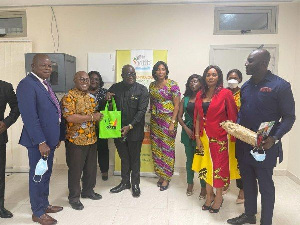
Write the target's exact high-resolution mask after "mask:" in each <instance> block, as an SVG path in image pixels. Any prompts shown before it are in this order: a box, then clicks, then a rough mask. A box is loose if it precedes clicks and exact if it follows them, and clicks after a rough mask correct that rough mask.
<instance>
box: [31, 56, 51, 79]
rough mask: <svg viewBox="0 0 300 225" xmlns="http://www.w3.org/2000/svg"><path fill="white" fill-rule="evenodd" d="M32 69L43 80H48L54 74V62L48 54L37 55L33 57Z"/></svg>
mask: <svg viewBox="0 0 300 225" xmlns="http://www.w3.org/2000/svg"><path fill="white" fill-rule="evenodd" d="M31 69H32V72H33V73H34V74H36V75H37V76H38V77H40V78H41V79H43V80H45V79H48V78H49V77H50V75H51V72H52V62H51V60H50V58H49V56H48V55H46V54H36V55H35V56H34V57H33V60H32V64H31Z"/></svg>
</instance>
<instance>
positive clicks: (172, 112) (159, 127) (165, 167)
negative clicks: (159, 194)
mask: <svg viewBox="0 0 300 225" xmlns="http://www.w3.org/2000/svg"><path fill="white" fill-rule="evenodd" d="M168 74H169V70H168V66H167V64H166V63H165V62H162V61H158V62H157V63H156V64H155V65H154V66H153V70H152V76H153V78H154V79H155V81H154V82H152V83H151V84H150V86H149V92H150V111H151V123H150V138H151V150H152V158H153V163H154V171H155V174H156V175H157V176H158V177H159V180H158V182H157V186H158V187H160V191H164V190H167V189H168V187H169V182H170V180H171V178H172V176H173V173H174V163H175V138H176V133H177V114H178V110H179V103H180V90H179V87H178V85H177V83H176V82H175V81H173V80H171V79H168Z"/></svg>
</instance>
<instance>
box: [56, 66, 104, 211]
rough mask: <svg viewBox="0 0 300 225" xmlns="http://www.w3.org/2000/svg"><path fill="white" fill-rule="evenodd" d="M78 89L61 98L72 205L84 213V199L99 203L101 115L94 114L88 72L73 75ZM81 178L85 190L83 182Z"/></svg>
mask: <svg viewBox="0 0 300 225" xmlns="http://www.w3.org/2000/svg"><path fill="white" fill-rule="evenodd" d="M74 84H75V87H74V88H73V89H71V90H70V91H69V92H68V93H67V94H66V95H65V96H64V97H63V98H62V100H61V101H62V108H63V117H64V118H65V120H66V141H65V143H66V159H67V165H68V167H69V171H68V188H69V203H70V205H71V206H72V208H73V209H76V210H82V209H83V208H84V206H83V205H82V203H81V202H80V194H81V197H82V198H90V199H92V200H99V199H101V198H102V196H101V195H100V194H97V193H95V192H94V187H95V185H96V175H97V143H96V141H97V137H96V132H95V124H96V121H99V120H101V119H102V114H101V113H99V112H96V111H95V108H96V101H95V100H96V99H95V97H94V96H93V95H91V94H89V93H88V89H89V86H90V79H89V76H88V74H87V73H86V72H83V71H79V72H77V73H76V74H75V76H74ZM81 176H82V190H81V187H80V179H81Z"/></svg>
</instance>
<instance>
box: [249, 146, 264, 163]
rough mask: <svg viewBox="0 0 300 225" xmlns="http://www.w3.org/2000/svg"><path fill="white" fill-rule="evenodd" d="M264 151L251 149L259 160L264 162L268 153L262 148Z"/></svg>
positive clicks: (254, 156)
mask: <svg viewBox="0 0 300 225" xmlns="http://www.w3.org/2000/svg"><path fill="white" fill-rule="evenodd" d="M260 151H262V152H263V153H259V152H258V151H253V149H252V150H251V151H250V153H251V155H252V156H253V158H254V159H255V160H256V161H257V162H262V161H264V160H265V159H266V153H265V151H264V150H260Z"/></svg>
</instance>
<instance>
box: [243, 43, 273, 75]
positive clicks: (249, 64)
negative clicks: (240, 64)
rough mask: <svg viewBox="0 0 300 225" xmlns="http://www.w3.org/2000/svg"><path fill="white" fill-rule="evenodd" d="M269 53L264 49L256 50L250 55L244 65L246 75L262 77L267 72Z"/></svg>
mask: <svg viewBox="0 0 300 225" xmlns="http://www.w3.org/2000/svg"><path fill="white" fill-rule="evenodd" d="M270 58H271V56H270V53H269V52H268V51H267V50H266V49H256V50H254V51H253V52H251V53H250V55H249V56H248V58H247V61H246V63H245V66H246V73H247V74H248V75H255V76H256V75H258V74H260V75H264V74H265V73H266V72H267V71H268V65H269V62H270Z"/></svg>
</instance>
